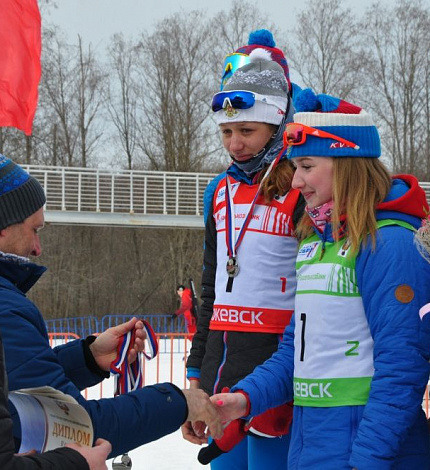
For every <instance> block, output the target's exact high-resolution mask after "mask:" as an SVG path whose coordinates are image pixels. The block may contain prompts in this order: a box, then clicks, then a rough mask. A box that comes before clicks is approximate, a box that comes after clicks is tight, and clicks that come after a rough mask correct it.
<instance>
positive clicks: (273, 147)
mask: <svg viewBox="0 0 430 470" xmlns="http://www.w3.org/2000/svg"><path fill="white" fill-rule="evenodd" d="M293 114H294V108H293V106H291V99H289V100H288V106H287V111H286V113H285V116H284V118H283V119H282V121H281V124H279V127H278V130H277V131H276V132H275V133H274V134H273V136H272V138H271V139H270V140H269V142H268V143H267V144H266V146H265V147H264V148H263V149H262V150H260V152H258V153H257V155H255V156H254V157H252V158H251V159H249V160H247V161H246V162H237V161H236V160H235V159H234V158H233V157H231V158H232V159H233V161H234V164H235V165H236V166H237V167H238V168H240V169H241V170H242V171H243V172H244V173H245V174H246V176H248V177H249V178H252V177H253V176H254V175H256V174H257V173H258V172H259V171H260V170H262V169H263V168H264V167H266V166H267V165H269V164H270V163H272V161H273V160H274V159H275V158H276V156H277V155H278V153H279V152H280V151H281V149H282V147H283V145H284V141H283V133H284V130H285V125H286V124H287V122H292V121H293Z"/></svg>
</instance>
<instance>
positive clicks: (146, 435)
mask: <svg viewBox="0 0 430 470" xmlns="http://www.w3.org/2000/svg"><path fill="white" fill-rule="evenodd" d="M0 331H1V332H2V335H3V345H4V351H5V357H6V365H7V372H8V376H9V388H10V390H17V389H20V388H29V387H41V386H45V385H49V386H51V387H53V388H56V389H58V390H61V391H62V392H64V393H67V394H69V395H71V396H72V397H74V398H75V399H76V400H78V402H79V403H80V404H81V405H82V406H83V407H84V408H85V409H86V410H87V411H88V413H89V415H90V416H91V420H92V423H93V427H94V437H95V438H98V437H102V438H104V439H107V440H109V441H110V442H111V444H112V454H111V456H115V455H119V454H122V453H124V452H126V451H128V450H130V449H133V448H136V447H139V446H141V445H143V444H145V443H147V442H150V441H153V440H156V439H158V438H160V437H162V436H164V435H166V434H170V433H171V432H173V431H175V430H176V429H178V428H179V427H180V426H181V424H182V423H183V422H184V421H185V418H186V416H187V412H188V409H187V404H186V400H185V397H184V396H183V394H182V392H181V391H180V390H179V389H178V388H177V387H175V386H174V385H172V384H169V383H166V384H158V385H154V386H150V387H144V388H142V389H140V390H137V391H135V392H131V393H129V394H127V395H122V396H120V397H116V398H105V399H100V400H85V399H84V397H83V396H82V395H81V393H80V390H79V388H78V387H77V386H76V385H75V384H74V383H73V382H72V381H71V380H70V379H69V377H67V376H66V374H65V370H64V369H63V365H62V363H63V364H64V363H65V364H66V369H67V370H68V373H70V371H71V370H72V368H73V364H72V361H73V360H76V367H75V374H77V373H78V371H79V370H82V371H84V369H85V366H84V364H83V353H82V345H81V342H80V341H76V342H71V343H70V344H68V345H66V346H65V347H63V348H60V349H59V350H57V351H55V352H54V351H53V350H52V349H51V347H50V346H49V343H48V340H47V337H46V330H45V326H44V322H43V319H42V317H41V315H40V312H39V311H38V310H37V308H36V307H35V306H34V304H32V303H31V302H30V301H29V300H28V299H26V298H25V297H24V296H22V295H20V294H18V293H13V294H12V295H10V296H9V297H7V298H6V297H5V298H2V305H1V310H0ZM69 352H70V357H69V356H68V354H69ZM59 361H61V362H59ZM85 374H86V372H85ZM72 375H73V374H72Z"/></svg>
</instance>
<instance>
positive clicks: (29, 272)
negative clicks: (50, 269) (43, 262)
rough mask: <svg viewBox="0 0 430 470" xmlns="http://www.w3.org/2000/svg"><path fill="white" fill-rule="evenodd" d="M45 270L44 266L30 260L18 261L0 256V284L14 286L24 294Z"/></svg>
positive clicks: (8, 286)
mask: <svg viewBox="0 0 430 470" xmlns="http://www.w3.org/2000/svg"><path fill="white" fill-rule="evenodd" d="M45 271H46V268H45V267H44V266H39V265H37V264H35V263H31V262H30V261H28V262H24V261H21V262H18V261H16V260H13V258H10V259H6V258H5V257H0V285H1V286H3V287H7V288H11V287H12V288H13V287H14V288H16V289H19V290H20V291H21V292H23V293H24V294H25V293H27V292H28V291H29V290H30V289H31V288H32V287H33V286H34V284H35V283H36V282H37V281H38V280H39V278H40V276H42V274H43V273H44V272H45Z"/></svg>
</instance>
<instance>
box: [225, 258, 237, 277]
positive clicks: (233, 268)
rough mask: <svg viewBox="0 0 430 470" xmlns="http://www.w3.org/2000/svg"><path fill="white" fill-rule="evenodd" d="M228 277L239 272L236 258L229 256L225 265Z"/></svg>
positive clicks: (234, 275)
mask: <svg viewBox="0 0 430 470" xmlns="http://www.w3.org/2000/svg"><path fill="white" fill-rule="evenodd" d="M226 271H227V275H228V277H236V276H237V275H238V274H239V265H238V264H237V259H236V258H229V259H228V261H227V265H226Z"/></svg>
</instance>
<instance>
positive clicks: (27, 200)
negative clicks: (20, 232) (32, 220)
mask: <svg viewBox="0 0 430 470" xmlns="http://www.w3.org/2000/svg"><path fill="white" fill-rule="evenodd" d="M45 202H46V197H45V192H44V191H43V188H42V186H41V185H40V183H39V182H38V181H37V179H36V178H34V177H33V176H31V175H29V174H28V173H27V172H26V171H24V169H23V168H21V167H20V166H19V165H17V164H16V163H14V162H13V161H12V160H10V159H9V158H7V157H5V156H4V155H1V154H0V230H3V229H4V228H7V227H9V226H10V225H14V224H19V223H21V222H24V220H25V219H27V217H30V216H31V215H32V214H34V213H35V212H37V211H38V210H39V209H40V208H41V207H43V205H44V204H45Z"/></svg>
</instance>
